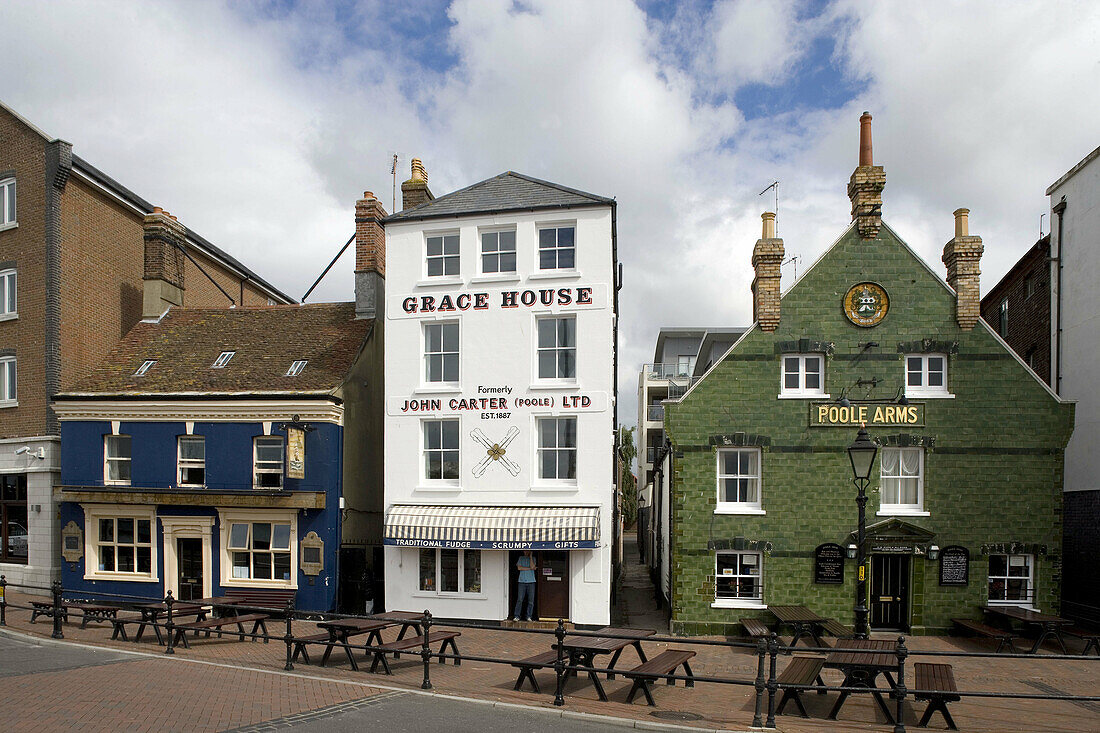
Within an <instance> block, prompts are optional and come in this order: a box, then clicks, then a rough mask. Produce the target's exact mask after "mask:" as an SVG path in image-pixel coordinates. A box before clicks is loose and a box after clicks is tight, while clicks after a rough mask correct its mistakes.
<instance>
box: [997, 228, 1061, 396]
mask: <svg viewBox="0 0 1100 733" xmlns="http://www.w3.org/2000/svg"><path fill="white" fill-rule="evenodd" d="M1049 255H1050V235H1047V236H1045V237H1043V238H1042V239H1040V240H1039V241H1038V242H1036V243H1035V245H1034V246H1032V248H1031V249H1030V250H1028V252H1027V253H1026V254H1025V255H1024V256H1023V257H1021V258H1020V261H1019V262H1017V263H1016V264H1015V265H1014V266H1013V268H1012V269H1011V270H1009V271H1008V274H1006V275H1005V276H1004V277H1003V278H1001V281H1000V282H999V283H997V285H996V286H995V287H993V288H992V289H991V290H990V291H989V293H987V294H986V296H985V297H984V298H982V318H984V319H985V322H986V323H988V324H989V325H990V326H992V327H993V330H995V331H998V332H999V329H1000V322H1001V318H1000V310H1001V303H1002V302H1003V301H1004V300H1005V299H1006V298H1007V299H1008V332H1007V333H1003V334H1001V336H1002V338H1004V340H1005V341H1007V342H1008V345H1009V346H1011V347H1012V350H1013V351H1015V352H1016V353H1017V354H1019V355H1020V358H1021V359H1023V360H1024V361H1025V362H1027V363H1028V364H1030V365H1031V368H1032V369H1034V370H1035V372H1036V373H1037V374H1038V375H1039V376H1040V377H1042V379H1043V381H1045V382H1046V383H1047V384H1050V263H1049V262H1048V261H1047V257H1048V256H1049Z"/></svg>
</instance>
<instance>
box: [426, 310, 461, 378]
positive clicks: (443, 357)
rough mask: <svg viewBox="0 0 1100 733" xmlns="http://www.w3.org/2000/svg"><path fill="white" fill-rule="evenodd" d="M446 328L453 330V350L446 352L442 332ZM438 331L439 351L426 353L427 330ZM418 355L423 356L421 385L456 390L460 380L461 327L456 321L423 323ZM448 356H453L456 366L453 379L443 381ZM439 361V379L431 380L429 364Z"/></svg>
mask: <svg viewBox="0 0 1100 733" xmlns="http://www.w3.org/2000/svg"><path fill="white" fill-rule="evenodd" d="M448 326H453V327H454V329H455V334H456V335H455V350H454V351H447V350H446V346H445V344H444V338H443V332H444V331H445V330H446V329H447V327H448ZM435 328H438V329H439V349H440V350H439V351H428V331H429V329H435ZM420 353H421V354H423V358H422V360H421V363H422V365H423V366H422V369H421V372H420V378H421V383H422V384H423V385H424V386H426V387H429V386H430V387H451V388H456V387H458V386H459V382H460V381H461V379H462V327H461V326H460V325H459V322H458V321H428V322H427V323H424V324H423V326H422V327H421V329H420ZM448 356H454V360H455V362H457V365H456V374H455V378H454V379H445V378H444V376H445V372H446V370H445V369H444V365H445V363H446V361H447V357H448ZM436 358H438V359H439V379H434V380H433V379H431V378H430V377H431V369H430V368H429V366H428V365H429V363H430V362H431V360H432V359H436Z"/></svg>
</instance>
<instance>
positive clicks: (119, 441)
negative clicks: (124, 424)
mask: <svg viewBox="0 0 1100 733" xmlns="http://www.w3.org/2000/svg"><path fill="white" fill-rule="evenodd" d="M130 451H131V442H130V436H129V435H104V436H103V483H104V484H108V485H111V486H129V485H130V455H131V454H130Z"/></svg>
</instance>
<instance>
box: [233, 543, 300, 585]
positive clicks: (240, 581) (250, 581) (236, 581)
mask: <svg viewBox="0 0 1100 733" xmlns="http://www.w3.org/2000/svg"><path fill="white" fill-rule="evenodd" d="M294 551H295V550H291V552H294ZM222 586H224V587H226V588H286V589H287V590H298V585H297V584H296V583H291V582H290V581H289V580H268V579H267V578H259V579H256V578H222Z"/></svg>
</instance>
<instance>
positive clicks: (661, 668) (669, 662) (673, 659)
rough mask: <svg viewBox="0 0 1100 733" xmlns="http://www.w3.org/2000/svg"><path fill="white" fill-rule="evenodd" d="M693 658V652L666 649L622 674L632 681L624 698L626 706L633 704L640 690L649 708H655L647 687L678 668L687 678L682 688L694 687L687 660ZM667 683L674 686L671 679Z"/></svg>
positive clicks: (673, 681) (674, 682)
mask: <svg viewBox="0 0 1100 733" xmlns="http://www.w3.org/2000/svg"><path fill="white" fill-rule="evenodd" d="M694 656H695V652H693V651H688V650H686V649H666V650H665V651H663V652H661V653H660V654H658V655H657V656H655V657H653V658H652V659H650V660H648V661H645V662H642V663H641V664H639V665H638V666H637V667H635V668H634V669H632V670H630V671H625V672H623V677H626V678H628V679H632V680H634V685H633V686H632V687H631V688H630V694H628V695H627V696H626V702H627V704H628V705H629V704H630V703H632V702H634V696H635V695H637V694H638V691H639V690H640V691H641V692H642V694H643V695H645V700H646V702H647V703H648V704H649V705H650V706H651V707H656V706H657V703H656V702H654V701H653V693H651V692H650V691H649V685H650V684H651V683H653V682H656V681H657V675H664V674H674V673H675V670H676V668H677V667H680V666H683V668H684V674H685V675H686V676H687V678H688V679H687V680H685V683H684V686H685V687H695V675H694V674H692V671H691V666H690V665H689V664H688V660H689V659H691V658H692V657H694ZM667 681H668V684H669V685H674V684H676V680H674V679H672V678H671V677H670V678H668V680H667Z"/></svg>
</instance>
